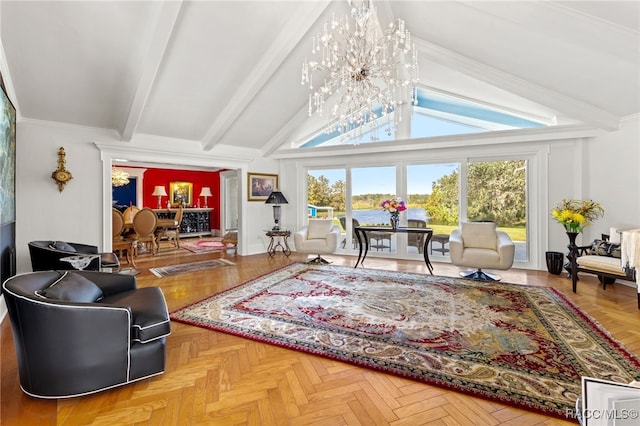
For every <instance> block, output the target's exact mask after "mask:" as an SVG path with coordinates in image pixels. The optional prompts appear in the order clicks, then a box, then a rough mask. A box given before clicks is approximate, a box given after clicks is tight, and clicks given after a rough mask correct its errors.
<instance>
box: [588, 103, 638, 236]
mask: <svg viewBox="0 0 640 426" xmlns="http://www.w3.org/2000/svg"><path fill="white" fill-rule="evenodd" d="M587 146H588V150H587V158H586V162H585V166H584V167H585V168H586V170H585V173H584V175H585V178H586V179H587V185H588V194H589V196H590V198H592V199H593V200H596V201H599V202H600V203H602V205H603V207H604V209H605V215H604V218H603V219H600V220H599V221H598V223H596V224H594V225H593V226H592V227H590V228H591V229H590V230H589V231H590V234H588V235H589V236H590V237H591V238H592V239H593V238H594V237H597V236H599V235H600V233H602V232H605V233H608V231H609V227H616V228H619V229H624V228H627V229H628V228H640V115H635V116H633V117H628V118H626V119H624V120H622V122H621V127H620V130H618V131H616V132H609V133H604V134H602V135H601V136H600V137H598V138H596V139H594V140H593V141H591V142H590V143H589V144H587Z"/></svg>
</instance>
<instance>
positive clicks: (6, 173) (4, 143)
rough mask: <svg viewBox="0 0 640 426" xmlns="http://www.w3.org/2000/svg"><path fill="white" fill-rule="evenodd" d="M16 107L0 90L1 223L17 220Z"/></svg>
mask: <svg viewBox="0 0 640 426" xmlns="http://www.w3.org/2000/svg"><path fill="white" fill-rule="evenodd" d="M15 197H16V109H15V108H14V107H13V104H12V103H11V101H10V100H9V98H8V97H7V95H6V93H5V91H4V90H0V225H4V224H5V223H10V222H14V221H15V220H16V203H15Z"/></svg>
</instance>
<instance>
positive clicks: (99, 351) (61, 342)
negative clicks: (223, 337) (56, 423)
mask: <svg viewBox="0 0 640 426" xmlns="http://www.w3.org/2000/svg"><path fill="white" fill-rule="evenodd" d="M2 289H3V295H4V297H5V301H6V304H7V308H8V311H9V319H10V322H11V328H12V331H13V339H14V343H15V347H16V356H17V360H18V371H19V375H20V387H21V388H22V390H23V391H24V392H25V393H26V394H28V395H30V396H34V397H38V398H67V397H77V396H82V395H87V394H90V393H94V392H98V391H102V390H105V389H109V388H112V387H115V386H121V385H126V384H129V383H132V382H135V381H138V380H142V379H145V378H148V377H151V376H155V375H158V374H162V373H163V372H164V366H165V350H166V349H165V347H166V336H167V335H169V333H170V332H171V324H170V321H169V313H168V311H167V305H166V302H165V299H164V295H163V294H162V291H161V290H160V289H159V288H157V287H144V288H136V278H135V276H132V275H124V274H112V273H108V272H96V271H41V272H30V273H25V274H21V275H16V276H14V277H11V278H9V279H7V280H6V281H5V282H4V283H3V285H2Z"/></svg>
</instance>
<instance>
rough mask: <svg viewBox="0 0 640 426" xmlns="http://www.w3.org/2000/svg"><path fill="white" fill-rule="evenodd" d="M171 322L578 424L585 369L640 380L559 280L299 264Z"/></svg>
mask: <svg viewBox="0 0 640 426" xmlns="http://www.w3.org/2000/svg"><path fill="white" fill-rule="evenodd" d="M171 319H173V320H175V321H180V322H184V323H187V324H193V325H197V326H201V327H206V328H209V329H211V330H218V331H222V332H225V333H231V334H235V335H238V336H242V337H247V338H250V339H255V340H258V341H262V342H266V343H270V344H274V345H280V346H284V347H287V348H291V349H295V350H299V351H305V352H309V353H313V354H316V355H322V356H326V357H329V358H333V359H337V360H341V361H344V362H349V363H352V364H356V365H359V366H363V367H368V368H372V369H375V370H379V371H383V372H387V373H391V374H396V375H399V376H403V377H409V378H412V379H415V380H418V381H422V382H425V383H429V384H433V385H437V386H442V387H446V388H448V389H453V390H456V391H461V392H464V393H467V394H473V395H476V396H480V397H483V398H487V399H490V400H495V401H499V402H502V403H506V404H511V405H514V406H517V407H521V408H525V409H530V410H534V411H537V412H542V413H546V414H549V415H552V416H556V417H561V418H567V419H568V420H572V421H575V418H573V417H572V414H573V408H574V407H575V402H576V399H577V398H578V396H579V395H580V393H581V388H580V386H581V376H589V377H595V378H602V379H606V380H611V381H615V382H619V383H629V382H631V381H632V380H640V359H639V358H638V357H636V356H635V355H633V354H631V353H630V352H629V351H627V350H625V348H623V347H622V345H621V344H620V343H619V342H617V341H616V340H614V339H613V338H612V337H611V336H610V335H609V333H608V332H607V331H606V330H604V329H603V328H602V327H601V326H600V325H599V324H598V323H597V322H596V321H595V320H593V319H592V318H590V317H589V316H587V315H586V314H585V313H584V312H582V311H581V310H580V309H579V308H578V307H576V306H574V305H573V303H572V302H570V301H569V300H568V299H566V298H565V297H564V296H563V295H562V294H561V293H560V292H558V291H556V290H555V289H553V288H542V287H532V286H525V285H516V284H507V283H481V282H476V281H471V280H465V279H461V278H451V277H439V276H430V275H420V274H412V273H401V272H391V271H381V270H372V269H354V268H348V267H341V266H330V265H321V266H318V265H307V264H293V265H289V266H287V267H284V268H282V269H280V270H277V271H274V272H272V273H270V274H268V275H265V276H262V277H260V278H257V279H255V280H252V281H249V282H247V283H245V284H243V285H240V286H238V287H235V288H233V289H230V290H228V291H226V292H223V293H220V294H217V295H214V296H211V297H209V298H207V299H204V300H202V301H200V302H197V303H194V304H193V305H190V306H187V307H185V308H182V309H180V310H178V311H175V312H173V313H172V314H171Z"/></svg>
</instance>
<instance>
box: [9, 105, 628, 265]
mask: <svg viewBox="0 0 640 426" xmlns="http://www.w3.org/2000/svg"><path fill="white" fill-rule="evenodd" d="M17 137H18V143H17V160H16V163H17V164H16V168H17V170H16V177H17V179H16V210H17V217H18V221H17V223H16V244H17V255H18V267H17V269H18V272H26V271H30V270H31V267H30V261H29V254H28V248H27V243H28V242H29V241H31V240H49V239H51V240H56V239H60V240H66V241H72V242H83V243H91V244H96V245H98V246H99V247H102V248H108V245H109V242H108V241H105V239H106V238H105V237H104V236H105V235H110V231H109V232H105V227H106V226H110V215H109V213H110V211H109V209H110V205H109V200H110V192H109V191H110V182H108V181H106V182H105V179H103V176H105V173H106V175H107V176H108V173H109V170H110V160H111V159H112V158H116V157H115V156H121V155H127V154H128V155H130V156H132V157H135V158H136V159H140V158H152V159H153V160H154V161H165V162H166V163H167V164H180V163H182V164H185V165H188V163H191V164H196V163H197V164H211V165H212V166H213V165H216V166H221V165H224V164H223V163H226V164H227V167H231V168H238V169H240V170H241V172H242V173H241V177H240V185H239V186H240V192H241V193H240V195H239V199H240V204H241V206H240V215H241V220H240V224H239V225H240V232H241V240H240V244H239V245H240V251H239V253H240V254H243V255H246V254H253V253H260V252H264V251H265V250H266V247H267V244H268V240H267V239H266V237H265V236H264V231H265V230H266V229H269V228H270V227H271V226H272V225H273V216H272V208H271V206H268V205H265V204H264V203H262V202H248V201H247V177H246V173H247V172H248V171H251V172H257V173H278V174H279V176H280V189H281V190H282V191H283V193H284V194H285V196H286V197H287V199H288V200H289V204H288V205H285V206H283V207H282V225H283V226H285V227H287V228H290V229H297V228H299V227H300V226H301V224H302V223H303V221H304V218H305V210H304V209H300V208H299V205H300V203H302V202H303V195H304V188H305V187H306V180H305V179H301V178H300V176H301V175H302V174H301V173H302V170H303V169H304V166H305V165H307V164H318V163H324V164H350V165H353V164H358V162H365V163H371V162H375V161H379V160H376V159H380V158H382V159H385V160H387V159H393V158H396V159H398V158H405V159H406V158H411V159H416V158H420V157H423V158H432V157H433V156H434V153H436V152H437V153H438V155H440V156H443V155H446V151H447V149H446V148H442V147H439V148H437V149H435V150H434V149H430V148H425V149H424V150H418V151H411V152H402V151H401V150H398V151H397V152H389V151H387V152H382V153H375V154H363V151H361V152H359V153H357V154H354V155H342V156H339V157H335V156H334V157H330V156H326V157H319V156H317V155H316V156H312V157H307V158H298V159H282V160H275V159H265V158H261V157H260V155H259V154H257V153H247V152H242V153H234V155H231V153H230V151H229V149H228V147H225V148H224V151H223V152H224V155H222V154H220V153H216V152H215V151H214V152H198V149H197V148H195V147H190V148H189V149H187V150H186V151H187V153H186V154H185V148H184V145H180V144H179V143H178V142H174V143H171V141H166V140H162V141H156V140H154V139H153V138H152V137H148V138H147V139H148V140H142V141H133V142H131V143H123V142H120V141H119V140H118V138H117V135H114V134H113V133H111V132H108V131H104V130H99V129H88V128H78V127H71V126H62V125H52V124H49V123H37V122H31V121H26V122H24V121H22V122H19V123H18V131H17ZM639 140H640V118H639V117H635V116H634V117H631V118H628V119H626V120H624V121H623V122H622V126H621V128H620V130H618V131H616V132H610V133H602V134H599V135H598V136H596V137H594V138H589V137H563V138H546V139H545V140H540V141H537V142H528V143H529V144H530V145H531V150H532V151H536V152H539V153H540V154H538V155H539V156H540V157H541V161H542V162H543V164H542V165H541V169H540V170H547V175H546V176H541V177H540V179H539V182H538V185H539V186H540V191H541V193H542V194H543V197H542V203H541V206H539V210H538V215H539V218H538V219H539V222H540V226H539V229H540V232H542V233H543V235H540V238H539V239H540V243H541V245H540V247H539V249H538V250H537V251H538V252H539V253H544V251H546V250H555V251H564V250H565V249H566V244H567V240H566V235H564V232H563V230H562V228H561V227H560V225H558V224H557V223H555V222H554V221H553V220H552V219H551V217H550V215H549V210H550V208H551V207H553V206H554V205H555V204H556V203H557V202H558V201H559V200H561V199H562V198H563V197H566V198H591V199H594V200H596V201H598V202H600V203H602V204H603V206H604V207H605V210H606V213H605V217H604V219H601V220H600V221H598V222H597V223H596V224H594V225H593V226H592V227H589V228H587V230H586V231H585V235H584V239H585V241H590V240H591V239H593V238H594V237H596V236H599V234H600V233H601V232H605V231H607V230H608V229H609V227H610V226H616V227H627V226H629V227H631V226H633V227H640V192H639V191H638V187H639V184H640V171H639V169H638V164H640V147H639V146H638V141H639ZM96 142H98V143H99V144H100V145H101V146H102V145H109V146H111V147H113V149H112V151H111V152H108V153H105V151H104V150H103V152H101V151H100V149H98V147H97V146H96ZM517 142H518V144H519V145H520V146H523V144H524V142H523V141H517ZM176 143H177V145H176ZM459 145H464V144H462V143H461V144H459ZM60 146H64V148H65V150H66V152H67V157H66V159H67V169H68V170H70V171H71V173H72V174H73V176H74V178H73V180H71V182H70V183H68V184H67V186H66V188H65V189H64V191H63V192H62V193H60V192H58V188H57V185H56V183H55V181H54V180H53V179H52V178H51V173H52V172H53V171H54V170H55V169H56V167H57V151H58V148H59V147H60ZM176 146H177V147H178V149H179V152H177V151H174V152H171V148H172V147H173V149H174V150H175V147H176ZM496 146H503V147H506V146H508V145H499V144H498V145H496ZM180 148H182V149H180ZM360 149H362V150H365V149H366V147H364V148H360ZM450 149H451V150H455V151H458V152H469V153H475V154H477V153H479V152H482V150H483V149H487V148H486V146H485V147H483V146H481V145H475V144H474V143H473V141H471V142H469V146H467V147H465V146H457V147H454V148H450ZM500 149H503V148H500ZM134 152H135V155H134V154H132V153H134ZM187 154H188V155H187ZM252 155H253V157H252ZM251 157H252V158H251ZM545 203H546V205H544V204H545ZM107 219H108V220H107ZM534 267H536V268H538V269H544V268H545V266H544V261H543V259H542V256H540V259H539V260H538V262H537V264H536V265H534Z"/></svg>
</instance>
